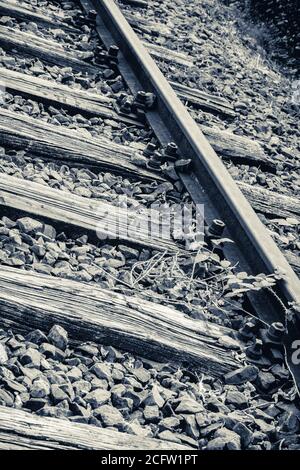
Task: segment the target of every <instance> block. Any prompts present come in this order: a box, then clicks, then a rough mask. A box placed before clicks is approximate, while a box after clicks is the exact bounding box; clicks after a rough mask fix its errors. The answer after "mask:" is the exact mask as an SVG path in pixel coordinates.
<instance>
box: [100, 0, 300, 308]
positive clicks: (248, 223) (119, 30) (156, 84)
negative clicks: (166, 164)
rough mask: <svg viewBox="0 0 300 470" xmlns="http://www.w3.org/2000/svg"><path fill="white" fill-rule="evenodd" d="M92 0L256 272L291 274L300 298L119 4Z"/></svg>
mask: <svg viewBox="0 0 300 470" xmlns="http://www.w3.org/2000/svg"><path fill="white" fill-rule="evenodd" d="M92 3H93V5H94V8H95V9H96V10H97V12H98V13H99V14H100V16H101V18H102V19H103V21H104V23H105V24H106V25H107V26H108V27H109V29H110V31H111V32H112V35H113V36H114V39H115V41H116V43H117V45H118V46H119V48H120V50H121V51H122V52H123V54H124V56H125V58H126V59H127V60H128V61H129V62H130V64H131V66H132V68H133V69H134V72H135V74H136V75H137V78H138V80H139V82H140V83H141V84H142V85H143V87H144V89H145V90H147V91H151V92H153V93H154V94H155V95H156V98H157V109H158V111H159V113H160V114H161V115H162V116H163V120H164V123H165V125H166V126H167V128H168V130H169V132H170V134H171V135H172V138H173V140H174V142H176V144H177V145H178V147H179V149H180V151H181V154H182V156H183V157H187V158H191V159H192V161H193V164H194V165H193V166H194V167H193V171H194V173H195V175H196V176H197V178H198V180H199V182H200V184H202V186H203V187H204V188H205V190H206V191H207V194H208V196H209V198H210V200H211V201H212V203H213V205H214V206H215V207H216V209H217V211H218V213H219V214H220V216H221V217H222V218H223V220H224V222H225V223H226V226H227V228H228V230H229V232H230V233H231V235H232V236H233V239H234V240H235V241H237V242H238V243H239V246H240V247H241V248H242V251H243V253H247V261H248V262H249V265H250V266H251V268H252V269H253V272H254V273H255V272H256V273H258V272H265V273H272V272H274V271H275V270H276V269H279V270H280V271H282V272H284V273H285V279H284V280H282V281H281V282H280V284H281V289H280V290H281V292H282V293H283V294H284V300H286V301H288V302H295V303H300V281H299V279H298V277H297V276H296V274H295V273H294V271H293V270H292V268H291V267H290V265H289V263H288V262H287V261H286V259H285V257H284V256H283V254H282V253H281V251H280V250H279V248H278V247H277V246H276V244H275V242H274V241H273V239H272V238H271V236H270V235H269V234H268V233H267V230H266V228H265V227H264V225H263V224H262V222H261V221H260V219H259V218H258V216H257V215H256V213H255V212H254V210H253V209H252V207H251V206H250V204H249V202H248V201H247V200H246V198H245V197H244V196H243V194H242V192H241V191H240V190H239V188H238V186H237V184H236V183H235V182H234V180H233V179H232V177H231V176H230V174H229V173H228V171H227V170H226V168H225V166H224V165H223V163H222V162H221V160H220V158H219V157H218V155H217V154H216V152H215V151H214V150H213V148H212V147H211V145H210V144H209V142H208V141H207V139H206V138H205V136H204V135H203V133H202V132H201V130H200V129H199V127H198V125H197V124H196V123H195V121H194V120H193V118H192V117H191V116H190V114H189V113H188V111H187V109H186V108H185V106H184V105H183V104H182V103H181V101H180V100H179V99H178V97H177V96H176V94H175V92H174V91H173V89H172V87H171V86H170V84H169V83H168V81H167V79H166V78H165V77H164V76H163V74H162V73H161V72H160V70H159V68H158V66H157V65H156V63H155V62H154V60H153V59H152V58H151V57H150V55H149V53H148V52H147V50H146V49H145V48H144V46H143V45H142V43H141V41H140V39H139V38H138V36H137V35H136V33H135V32H134V31H133V29H132V28H131V26H130V25H129V23H128V22H127V20H126V19H125V17H124V15H123V14H122V12H121V11H120V9H119V8H118V6H117V5H116V4H115V2H114V1H113V0H92Z"/></svg>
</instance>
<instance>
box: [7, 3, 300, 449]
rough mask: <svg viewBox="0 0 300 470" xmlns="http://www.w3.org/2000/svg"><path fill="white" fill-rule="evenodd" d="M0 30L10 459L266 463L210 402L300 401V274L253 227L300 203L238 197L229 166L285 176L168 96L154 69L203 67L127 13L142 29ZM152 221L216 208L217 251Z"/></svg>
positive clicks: (91, 20)
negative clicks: (294, 394) (121, 457)
mask: <svg viewBox="0 0 300 470" xmlns="http://www.w3.org/2000/svg"><path fill="white" fill-rule="evenodd" d="M129 3H134V2H129ZM137 3H139V6H144V7H145V6H146V5H145V2H143V1H142V2H140V1H138V2H137ZM49 5H50V6H51V5H52V7H51V8H50V7H49ZM45 7H46V8H45ZM0 14H1V15H2V17H1V22H0V23H1V25H0V47H1V48H2V53H1V57H0V60H1V64H2V66H1V68H0V80H1V83H2V84H3V88H4V89H3V91H2V105H1V108H0V143H1V145H2V146H3V147H2V150H1V154H2V155H1V162H0V163H1V166H0V170H1V174H0V204H1V209H2V216H3V217H2V223H1V244H2V246H1V253H0V258H1V266H0V305H1V317H2V318H1V325H0V326H1V327H3V328H4V330H3V333H1V338H2V348H3V349H0V359H1V361H0V362H1V374H2V375H1V384H2V386H1V388H0V401H1V404H6V405H8V406H11V409H10V410H9V413H10V417H12V416H13V417H14V419H13V420H12V419H11V423H12V422H13V425H12V424H11V423H10V422H9V421H8V420H7V409H6V408H5V407H3V406H1V407H0V408H1V409H0V445H1V446H2V447H3V448H11V449H14V448H57V449H63V448H64V449H65V448H83V449H92V448H97V449H98V448H100V447H101V446H103V448H108V446H111V447H109V448H120V449H128V448H132V449H136V448H149V449H162V448H163V449H177V448H178V449H181V448H185V449H189V448H209V447H210V446H211V448H214V447H213V446H214V445H217V444H218V442H220V441H218V442H217V443H216V442H215V439H221V440H222V446H223V447H224V448H226V446H229V448H241V446H242V447H243V448H244V447H245V448H246V447H248V446H249V445H250V446H251V445H254V446H255V443H254V444H253V443H252V440H250V441H249V442H248V443H247V444H245V432H243V431H244V428H243V429H241V423H239V422H238V421H234V419H233V418H232V421H231V423H230V424H228V423H227V422H226V424H227V426H226V427H225V431H224V430H223V431H222V430H221V429H219V428H222V427H224V422H223V420H224V419H225V418H224V416H225V415H226V414H228V413H230V412H232V410H234V409H235V405H236V404H237V402H236V400H238V399H237V398H235V400H233V401H232V402H230V399H228V392H227V391H226V390H225V392H226V393H227V394H226V393H225V395H226V398H225V395H224V396H223V395H222V397H223V398H224V399H223V398H220V399H219V400H218V399H217V396H218V394H213V393H210V390H214V386H213V384H214V383H218V381H221V382H224V380H225V383H226V384H227V386H229V389H230V386H232V387H233V388H234V387H238V386H240V387H243V386H244V384H245V383H249V382H253V383H254V384H255V386H254V385H253V387H254V390H256V392H257V393H258V394H259V396H260V397H261V400H262V403H261V402H259V403H258V407H260V406H263V407H264V406H267V405H266V404H265V403H264V400H263V399H265V397H266V396H267V395H268V392H269V391H270V390H274V388H275V389H279V388H280V387H281V386H283V387H284V384H285V383H286V382H288V383H289V384H291V383H292V381H294V384H295V388H297V386H299V384H300V371H299V365H298V364H297V363H296V362H295V361H294V360H293V354H294V353H295V348H294V344H295V343H294V342H295V341H297V340H298V338H299V312H298V309H297V305H299V297H300V289H299V279H298V277H297V275H296V274H295V272H294V270H293V268H294V269H295V270H298V268H299V261H298V259H297V257H296V256H294V257H293V255H292V253H290V254H288V255H287V257H285V256H284V254H282V253H281V251H280V249H279V248H278V247H277V246H276V244H275V242H274V241H273V240H272V238H271V237H270V236H269V234H268V233H267V231H266V228H265V227H264V225H263V224H262V222H261V221H260V220H259V218H258V216H257V215H256V213H255V212H254V209H255V210H257V211H258V212H260V213H263V214H267V215H268V214H271V215H272V216H275V217H276V216H277V217H282V216H283V217H287V216H288V217H291V218H297V217H299V203H298V201H297V199H296V198H292V197H289V196H284V195H281V196H279V195H276V196H275V195H274V193H271V192H268V191H267V190H263V189H260V188H256V187H252V186H250V185H247V184H246V183H239V184H236V183H235V182H234V181H233V180H232V178H231V176H230V175H229V173H228V172H227V170H226V168H225V166H224V165H223V163H222V162H221V160H220V158H219V156H218V155H217V154H220V155H222V157H223V158H225V159H226V160H227V159H228V160H229V161H231V162H244V161H246V162H249V161H251V162H253V163H254V164H257V165H259V166H261V167H262V168H266V169H267V170H268V171H270V172H272V171H275V168H274V162H273V161H272V159H271V158H270V157H269V156H268V155H266V154H265V152H264V150H263V148H262V147H261V146H260V145H259V143H257V142H255V141H253V140H250V139H248V138H245V137H241V136H236V135H234V134H230V133H228V132H227V131H224V130H218V129H212V128H210V127H205V126H203V125H201V124H199V123H197V122H196V121H195V120H194V119H193V118H192V117H191V116H190V114H189V112H188V111H187V108H186V106H185V105H184V104H183V103H182V102H181V101H180V100H183V101H184V103H185V104H187V105H188V106H189V105H191V106H194V107H197V108H200V109H203V110H205V111H206V112H207V111H209V112H210V113H217V114H218V115H220V116H227V118H230V117H233V116H234V114H235V110H234V108H233V106H231V105H230V103H229V102H228V101H226V100H225V99H223V98H220V97H217V96H213V95H208V94H207V93H205V92H201V91H197V90H194V89H192V88H188V87H186V86H185V85H182V84H177V83H175V82H173V83H168V81H167V80H166V78H165V77H164V76H163V74H162V73H161V72H160V70H159V68H158V67H157V65H156V63H155V62H154V59H155V60H158V61H159V62H160V61H165V62H172V63H173V62H175V63H176V64H178V65H179V66H181V67H186V68H187V69H188V68H189V67H192V66H193V59H192V58H191V57H187V56H186V55H185V54H182V53H178V52H176V53H175V52H174V51H170V50H168V49H167V48H165V47H161V46H157V45H155V44H149V43H147V42H145V41H143V42H142V41H141V40H140V39H139V38H138V36H137V35H136V34H135V33H134V30H133V29H132V27H133V28H135V29H139V30H140V31H143V28H144V30H145V28H147V27H148V26H149V25H148V23H147V22H145V21H144V22H143V21H140V22H139V21H138V20H136V18H135V17H134V15H132V14H131V13H130V12H128V11H127V12H126V14H125V16H126V18H127V20H128V21H129V23H130V24H131V26H130V24H129V23H128V21H127V20H126V18H125V16H124V15H123V14H122V12H121V11H120V9H119V7H118V6H117V5H116V4H115V3H114V2H113V1H111V0H92V1H90V0H81V1H80V2H77V3H76V4H73V3H71V2H62V3H61V4H59V2H39V1H38V2H37V5H36V7H33V6H32V5H31V4H30V2H26V1H23V2H16V1H14V0H8V1H5V2H0ZM152 30H153V31H154V32H156V34H158V33H159V31H158V30H157V25H155V24H153V25H152ZM163 34H165V35H168V34H169V32H168V31H167V30H165V31H163ZM151 56H152V58H151ZM291 165H292V164H291ZM243 194H244V195H243ZM272 195H273V196H272ZM245 196H246V197H245ZM270 197H273V198H274V202H272V204H269V203H268V200H267V198H270ZM153 203H160V204H161V206H162V207H167V208H170V207H172V204H173V205H175V204H177V205H178V204H181V205H182V206H185V207H188V208H189V215H190V218H189V225H193V224H194V225H195V224H196V222H197V220H196V219H195V213H196V212H195V209H196V207H204V218H205V227H203V232H204V233H203V236H202V233H199V232H197V231H196V232H195V231H194V232H192V231H191V230H189V231H186V232H184V231H183V230H181V233H180V234H179V235H178V236H175V232H172V234H171V235H172V236H170V234H169V232H168V230H169V226H167V223H168V218H167V219H166V218H165V219H164V217H163V214H162V213H161V214H160V216H159V217H158V218H156V219H155V220H154V221H153V218H151V216H153V212H152V210H153V206H152V205H153ZM250 203H251V205H252V207H253V208H254V209H253V208H252V207H251V205H250ZM196 215H197V214H196ZM172 217H174V214H173V216H172ZM172 220H173V219H172ZM116 222H117V229H118V233H117V239H116V233H115V229H116ZM149 224H150V225H151V230H150V232H149V230H148V229H149ZM164 228H165V229H166V230H167V234H168V236H167V237H163V236H161V232H162V230H163V229H164ZM199 235H201V237H200V239H199V238H197V236H199ZM203 237H204V238H203ZM99 239H100V241H99ZM289 262H290V264H291V265H292V267H291V265H290V264H289ZM245 273H248V275H246V274H245ZM258 275H260V277H258ZM245 309H247V312H248V313H246V314H244V315H242V311H245ZM253 317H254V318H255V321H254V320H251V318H253ZM275 322H277V323H275ZM53 325H60V328H59V327H57V326H54V327H53ZM270 325H271V326H270ZM52 327H53V328H52ZM51 328H52V329H51ZM9 329H11V330H12V332H13V333H14V335H13V333H10V332H9V333H7V330H9ZM37 330H38V331H39V332H37ZM49 331H50V333H49ZM67 334H68V338H67ZM82 344H83V346H82ZM3 345H4V346H3ZM106 348H108V349H106ZM115 348H116V349H115ZM119 349H120V350H121V351H122V352H120V351H118V350H119ZM39 351H42V353H40V352H39ZM1 354H2V356H1ZM41 354H42V355H44V357H43V358H42V357H41ZM110 356H111V357H110ZM108 357H110V359H107V358H108ZM141 358H143V359H141ZM45 360H46V364H45V362H43V361H45ZM155 361H157V362H155ZM59 363H61V364H62V366H61V368H60V366H59V365H58V364H59ZM27 365H29V372H28V370H25V369H27V367H26V366H27ZM274 367H275V369H274ZM31 368H32V369H33V370H34V371H35V373H34V374H30V369H31ZM52 368H56V370H57V371H59V373H60V374H61V376H63V375H65V379H57V377H56V378H55V377H54V376H52V378H50V375H51V374H50V373H49V374H50V375H49V376H48V378H47V380H46V382H47V383H46V385H45V382H44V385H43V383H42V382H43V380H42V379H41V377H40V375H43V374H41V373H40V372H38V371H43V372H45V371H47V370H48V371H49V369H50V370H51V369H52ZM74 369H76V370H74ZM270 370H272V372H274V371H275V372H274V374H275V375H272V374H271V375H272V377H273V378H274V381H273V382H272V380H270V372H269V371H270ZM71 371H72V372H71ZM68 374H69V375H68ZM74 374H75V375H74ZM76 374H77V375H76ZM174 374H175V379H174V380H175V382H174V383H173V382H172V376H173V375H174ZM268 374H269V376H268ZM276 374H277V375H276ZM44 375H46V376H47V373H45V374H44ZM25 377H26V379H25ZM64 380H65V382H64ZM268 380H269V382H268ZM77 381H79V382H80V383H79V384H77V386H75V385H71V384H76V383H77ZM93 381H94V382H93ZM176 381H177V382H176ZM214 381H215V382H214ZM36 382H38V383H36ZM83 382H84V383H83ZM92 382H93V383H92ZM267 382H268V383H267ZM203 383H204V385H203ZM124 384H125V385H126V386H125V385H124ZM72 387H73V388H72ZM86 387H87V388H86ZM122 387H123V388H122ZM176 387H177V388H176ZM245 387H246V386H245ZM255 387H256V388H255ZM81 389H82V390H83V391H81ZM121 389H122V390H121ZM74 390H75V392H74ZM241 390H242V388H241ZM241 390H239V389H236V390H235V389H234V390H233V392H236V393H237V394H239V393H240V394H241ZM245 390H246V389H245ZM245 390H244V391H245ZM229 391H230V390H229ZM231 392H232V390H231ZM1 393H2V394H1ZM208 397H209V399H208ZM212 397H213V398H212ZM207 399H208V401H209V403H210V405H209V408H208V410H207V409H206V408H205V407H206V401H207ZM224 400H225V401H224ZM240 400H241V397H240ZM246 401H247V400H246ZM266 403H267V404H268V402H266ZM237 407H238V406H237ZM241 408H242V409H243V408H248V405H247V404H246V403H244V404H243V405H242V406H241ZM29 410H31V411H32V412H33V413H34V415H29V414H28V411H29ZM207 412H209V413H213V412H214V413H216V414H220V413H223V416H222V417H221V418H220V417H219V419H220V420H221V421H220V422H219V424H220V423H221V424H220V425H216V426H215V427H213V428H212V429H209V426H211V421H210V422H206V421H205V419H204V418H203V417H202V418H201V414H203V413H204V415H205V413H207ZM53 417H55V419H54V418H53ZM59 418H64V419H65V418H67V419H68V420H69V422H68V421H63V423H62V424H58V421H57V419H59ZM211 418H212V417H211V416H210V419H211ZM215 418H216V416H215ZM256 419H257V422H253V423H250V424H249V423H246V424H247V425H249V427H250V428H251V426H253V427H254V428H255V427H256V429H258V430H260V431H261V432H262V433H264V432H265V434H264V435H265V436H268V437H266V439H269V442H270V446H271V445H273V444H274V443H276V442H279V441H280V439H283V438H285V437H284V436H285V434H284V432H285V431H284V430H282V429H280V431H279V433H278V434H276V436H275V435H273V434H274V433H273V432H272V431H271V430H270V429H267V426H264V423H263V422H259V420H261V419H262V417H261V416H258V418H257V417H256ZM26 420H28V422H30V427H29V429H27V428H26V426H24V423H26V422H27V421H26ZM168 420H169V421H168ZM172 420H173V421H172ZM171 421H172V423H171ZM216 423H218V421H216ZM91 424H94V425H96V426H98V428H99V429H97V430H96V429H95V435H94V428H91V426H90V425H91ZM243 426H244V427H246V425H245V424H243ZM58 427H59V434H57V435H56V434H54V431H55V433H56V432H58V431H57V429H58ZM107 427H108V428H111V427H112V428H114V430H110V429H106V428H107ZM49 428H50V429H51V430H52V429H53V433H52V432H51V433H50V434H51V435H50V434H49V432H48V431H47V429H49ZM91 429H93V431H91ZM226 429H227V431H226ZM248 430H249V429H248ZM86 432H87V433H88V435H90V434H91V435H92V434H93V440H91V441H90V440H88V439H87V438H86V437H85V433H86ZM224 432H225V434H224ZM226 432H227V434H226ZM230 432H231V433H233V434H230ZM128 433H129V434H128ZM214 433H215V435H214V436H213V434H214ZM218 433H219V434H218ZM129 436H130V438H129ZM141 436H143V438H142V439H141ZM144 436H145V438H144ZM278 436H279V437H278ZM100 441H101V442H102V443H103V444H101V445H100V444H99V442H100ZM105 443H106V444H105ZM271 443H272V444H271ZM218 445H221V444H218ZM274 445H275V444H274ZM99 446H100V447H99ZM230 446H233V447H230Z"/></svg>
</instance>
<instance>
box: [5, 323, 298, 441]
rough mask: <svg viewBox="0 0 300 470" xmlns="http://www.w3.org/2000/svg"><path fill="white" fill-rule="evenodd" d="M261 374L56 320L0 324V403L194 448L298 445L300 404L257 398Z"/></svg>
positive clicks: (247, 368)
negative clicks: (92, 339)
mask: <svg viewBox="0 0 300 470" xmlns="http://www.w3.org/2000/svg"><path fill="white" fill-rule="evenodd" d="M260 374H261V372H259V371H258V369H257V368H256V367H255V366H246V367H244V366H243V367H241V369H240V370H239V371H236V372H235V373H231V374H228V376H226V377H225V383H222V382H220V381H218V380H215V379H212V378H210V377H208V376H206V375H203V374H201V375H200V376H199V375H197V374H195V373H194V372H191V371H189V370H188V369H185V368H184V367H179V366H178V365H177V364H173V363H168V364H161V363H157V362H152V361H149V360H145V359H142V358H139V357H135V356H133V355H132V354H129V353H124V352H122V351H119V350H117V349H115V348H113V347H111V346H101V345H96V344H94V343H78V342H76V343H74V342H71V341H69V339H68V333H67V331H65V330H64V329H63V328H61V327H60V326H58V325H54V326H53V327H52V328H51V330H50V331H49V332H48V334H44V333H43V332H41V331H39V330H35V331H31V332H30V333H28V334H27V335H26V336H25V337H24V336H23V335H20V334H17V333H16V332H15V333H14V332H13V331H11V330H9V331H6V332H5V331H3V330H0V404H2V405H5V406H8V407H15V408H23V409H24V410H28V411H29V412H32V413H35V414H38V415H40V416H52V417H58V418H60V419H68V420H70V421H74V422H79V423H87V424H90V425H93V426H97V427H101V428H102V427H104V428H112V429H117V430H118V431H120V432H126V433H130V434H133V435H138V436H140V437H141V436H145V437H146V436H149V437H157V438H158V439H162V440H169V441H171V442H178V443H183V444H187V445H189V446H191V447H193V448H195V449H210V450H215V449H216V450H225V449H230V450H239V449H255V450H256V449H259V450H260V449H271V448H278V445H279V443H280V446H281V448H291V449H296V448H299V446H300V440H299V439H300V438H299V435H297V433H298V431H299V421H298V417H299V416H300V410H299V409H298V408H296V407H295V405H294V404H292V403H291V402H289V401H288V400H287V399H286V398H284V397H280V398H279V400H278V401H277V403H276V404H273V403H272V402H270V403H268V401H266V400H263V399H260V398H258V397H257V392H256V386H257V385H256V384H257V383H258V382H259V375H260ZM270 375H272V374H270ZM277 376H278V374H277ZM273 377H275V376H273ZM269 381H270V380H269Z"/></svg>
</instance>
